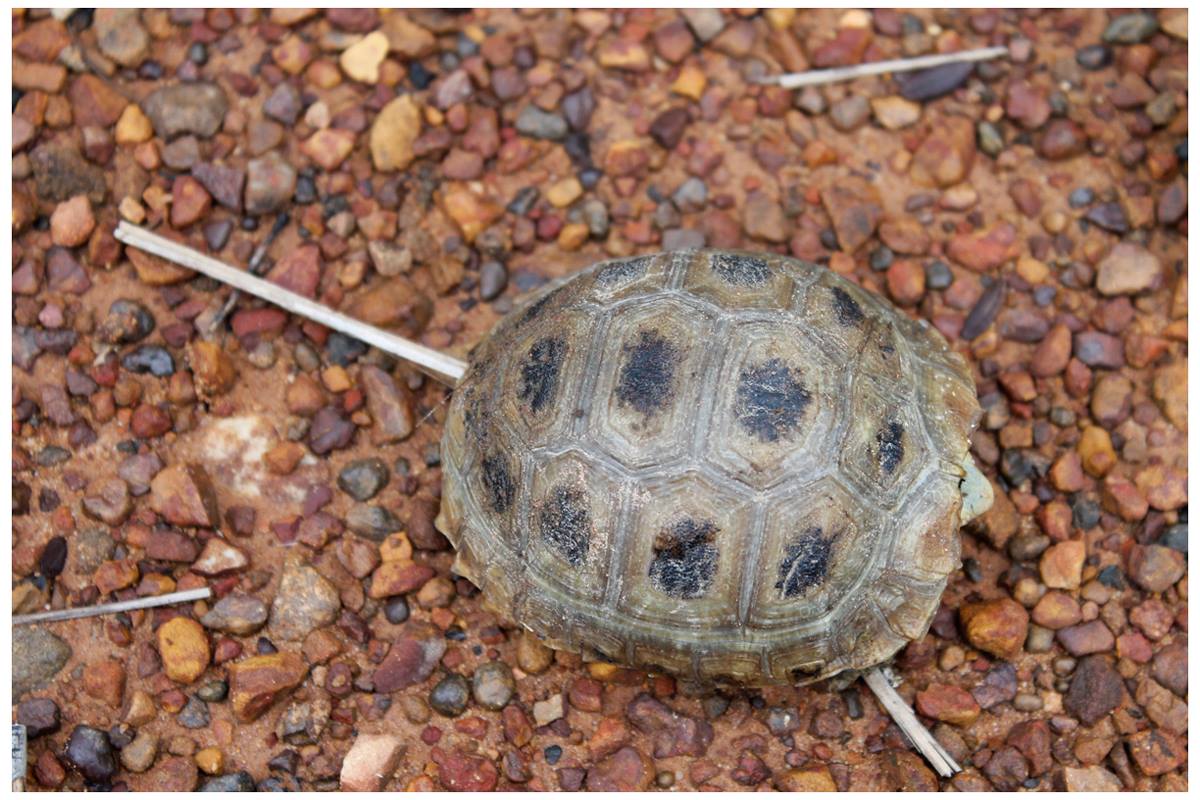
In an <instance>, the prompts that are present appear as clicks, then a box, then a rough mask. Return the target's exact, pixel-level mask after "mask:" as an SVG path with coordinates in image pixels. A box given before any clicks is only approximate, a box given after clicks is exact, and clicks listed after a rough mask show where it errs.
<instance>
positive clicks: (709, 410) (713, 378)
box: [688, 315, 731, 477]
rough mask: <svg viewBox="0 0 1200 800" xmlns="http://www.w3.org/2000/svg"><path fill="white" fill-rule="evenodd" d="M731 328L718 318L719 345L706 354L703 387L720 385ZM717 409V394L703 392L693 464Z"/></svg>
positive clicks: (695, 429) (692, 450)
mask: <svg viewBox="0 0 1200 800" xmlns="http://www.w3.org/2000/svg"><path fill="white" fill-rule="evenodd" d="M730 327H731V325H730V322H729V320H728V319H727V318H726V317H725V316H724V315H722V316H720V317H718V318H717V320H716V325H715V326H714V330H713V335H712V341H713V342H716V343H717V346H716V347H715V348H712V349H713V350H715V351H716V352H709V353H706V354H705V359H704V366H703V367H702V368H701V371H702V373H703V375H704V380H703V381H701V385H703V386H714V385H718V386H719V385H720V384H719V383H718V381H719V380H720V378H721V372H722V369H721V366H722V364H724V363H726V361H727V360H728V358H729V353H728V350H729V347H730V337H729V333H730ZM716 407H717V392H716V391H707V392H703V393H702V394H701V396H700V407H699V408H697V409H696V415H695V417H694V420H695V422H694V423H693V425H692V430H691V436H690V437H689V438H688V454H689V455H690V456H691V459H692V461H693V463H695V462H697V461H699V460H700V455H701V454H702V453H703V452H704V445H705V440H706V439H707V438H708V432H709V431H710V430H711V429H712V424H713V414H714V413H715V410H716ZM722 477H724V476H722Z"/></svg>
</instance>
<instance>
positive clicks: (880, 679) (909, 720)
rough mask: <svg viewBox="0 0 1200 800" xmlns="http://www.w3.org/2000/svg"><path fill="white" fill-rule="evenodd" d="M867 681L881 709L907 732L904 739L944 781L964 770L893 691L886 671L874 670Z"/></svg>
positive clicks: (865, 679)
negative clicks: (906, 739) (906, 738)
mask: <svg viewBox="0 0 1200 800" xmlns="http://www.w3.org/2000/svg"><path fill="white" fill-rule="evenodd" d="M863 680H864V681H866V682H867V686H869V687H870V688H871V691H872V692H874V693H875V696H876V697H877V698H879V703H880V705H882V706H883V707H884V709H886V710H887V712H888V714H890V715H891V717H892V719H893V720H895V722H896V724H897V725H898V726H900V730H902V731H904V735H905V736H907V737H908V740H909V741H910V742H912V744H913V746H914V747H916V748H917V750H918V751H920V753H921V755H923V756H925V760H926V761H928V762H929V763H930V765H931V766H932V767H933V768H934V769H935V770H937V772H938V774H939V775H941V776H942V777H943V778H950V777H953V776H954V775H955V774H957V773H958V772H961V771H962V767H960V766H959V765H958V764H957V762H955V760H954V759H953V758H951V756H950V754H949V753H947V752H946V750H945V749H944V748H943V747H942V745H941V744H940V743H939V742H938V740H937V739H935V738H933V734H931V733H930V732H929V731H928V730H927V729H926V728H925V726H924V725H922V724H921V722H920V720H918V719H917V715H916V714H914V713H913V710H912V709H911V708H909V707H908V703H905V702H904V698H902V697H901V696H900V695H899V693H898V692H897V691H896V690H895V689H894V688H892V682H891V681H890V680H888V677H887V676H886V675H884V674H883V670H882V669H880V668H879V667H872V668H871V669H869V670H867V671H866V672H865V673H864V674H863Z"/></svg>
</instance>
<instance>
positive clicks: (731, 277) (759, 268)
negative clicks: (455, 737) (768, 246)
mask: <svg viewBox="0 0 1200 800" xmlns="http://www.w3.org/2000/svg"><path fill="white" fill-rule="evenodd" d="M709 258H710V263H711V264H712V271H713V272H715V273H717V274H718V275H720V276H721V279H722V280H724V281H725V282H726V283H731V284H733V285H734V286H762V285H763V284H764V283H766V282H767V280H768V279H769V278H770V277H771V268H770V267H768V266H767V262H766V259H762V258H756V257H754V256H743V255H738V254H736V253H713V254H712V255H711V256H710V257H709Z"/></svg>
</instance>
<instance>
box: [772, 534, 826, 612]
mask: <svg viewBox="0 0 1200 800" xmlns="http://www.w3.org/2000/svg"><path fill="white" fill-rule="evenodd" d="M835 538H836V536H831V537H829V538H828V539H827V538H825V537H824V536H822V535H821V529H820V528H809V529H808V530H806V531H805V532H804V533H802V534H800V537H799V538H797V539H796V540H795V541H794V542H792V543H791V544H789V545H788V546H787V550H786V551H785V552H784V555H783V561H782V562H780V564H779V580H778V582H776V584H775V588H776V589H778V590H779V593H780V594H781V595H782V596H783V597H785V598H792V597H797V596H799V595H802V594H804V593H805V592H807V591H808V590H809V589H811V588H813V587H814V586H817V585H819V584H820V583H821V582H822V581H824V580H825V575H826V573H827V572H828V571H829V554H830V552H831V551H832V550H833V540H834V539H835Z"/></svg>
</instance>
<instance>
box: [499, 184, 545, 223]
mask: <svg viewBox="0 0 1200 800" xmlns="http://www.w3.org/2000/svg"><path fill="white" fill-rule="evenodd" d="M540 194H541V193H540V192H538V190H537V187H536V186H526V187H524V188H522V189H520V190H519V191H518V192H517V194H516V196H515V197H513V199H512V200H510V201H509V203H508V206H506V208H507V209H508V210H509V211H511V212H512V213H513V214H516V215H517V216H518V217H523V216H525V215H526V214H528V213H529V212H530V211H532V210H533V205H534V203H536V202H537V200H538V196H539V195H540Z"/></svg>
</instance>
